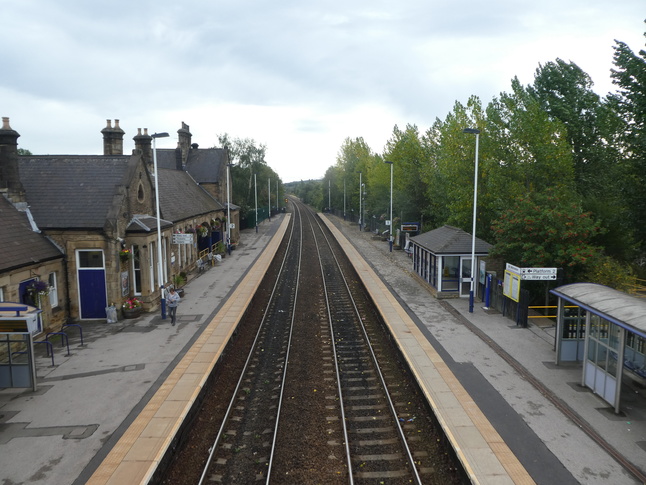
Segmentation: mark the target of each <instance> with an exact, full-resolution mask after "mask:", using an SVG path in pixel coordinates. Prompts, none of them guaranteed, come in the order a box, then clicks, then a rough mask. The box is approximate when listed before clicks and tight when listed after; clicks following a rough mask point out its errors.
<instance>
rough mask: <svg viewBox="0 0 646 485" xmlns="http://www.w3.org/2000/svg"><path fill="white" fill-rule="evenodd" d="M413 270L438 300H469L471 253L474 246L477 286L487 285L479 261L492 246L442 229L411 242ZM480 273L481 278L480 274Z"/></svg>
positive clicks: (463, 233) (429, 232)
mask: <svg viewBox="0 0 646 485" xmlns="http://www.w3.org/2000/svg"><path fill="white" fill-rule="evenodd" d="M410 241H411V243H412V250H411V252H412V255H413V269H414V270H415V272H416V273H417V274H418V275H419V276H420V277H421V278H422V279H423V280H424V281H426V282H427V283H429V284H430V285H431V290H432V292H433V294H434V295H435V296H436V297H437V298H447V297H449V298H450V297H454V296H458V297H468V296H469V291H470V289H471V249H472V244H473V243H474V242H475V248H474V249H475V251H474V255H475V259H476V261H475V265H474V267H475V268H476V271H475V272H476V277H475V283H476V285H478V283H479V282H480V283H484V272H482V271H480V272H479V269H480V268H481V266H480V261H481V260H482V258H485V257H486V256H487V255H488V254H489V250H490V249H491V248H492V245H491V244H489V243H488V242H486V241H483V240H482V239H479V238H477V237H476V238H475V241H474V240H473V238H472V237H471V234H469V233H468V232H465V231H463V230H462V229H458V228H457V227H453V226H442V227H439V228H437V229H433V230H432V231H428V232H425V233H423V234H420V235H418V236H414V237H411V238H410ZM480 273H481V274H480Z"/></svg>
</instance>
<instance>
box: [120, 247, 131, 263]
mask: <svg viewBox="0 0 646 485" xmlns="http://www.w3.org/2000/svg"><path fill="white" fill-rule="evenodd" d="M131 257H132V253H131V252H130V250H129V249H122V250H121V251H119V259H120V260H121V262H122V263H127V262H128V261H129V260H130V258H131Z"/></svg>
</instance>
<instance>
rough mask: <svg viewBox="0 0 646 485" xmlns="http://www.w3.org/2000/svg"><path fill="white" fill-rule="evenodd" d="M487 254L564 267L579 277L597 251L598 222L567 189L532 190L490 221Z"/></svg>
mask: <svg viewBox="0 0 646 485" xmlns="http://www.w3.org/2000/svg"><path fill="white" fill-rule="evenodd" d="M492 229H493V233H494V237H495V241H494V243H495V246H494V249H493V250H492V252H491V253H490V255H491V256H492V257H499V258H502V259H503V260H504V261H506V262H509V263H512V264H514V265H516V266H520V267H537V268H541V267H557V268H563V269H564V270H565V272H566V277H567V278H568V281H570V282H574V281H578V278H580V277H581V275H582V274H584V273H585V271H586V270H587V267H588V265H589V262H590V260H592V259H593V258H595V257H596V256H597V254H598V253H599V248H598V247H596V246H594V245H593V244H592V241H593V239H594V236H595V235H596V234H597V233H598V232H599V226H598V225H597V223H596V221H595V220H594V219H593V218H592V215H591V214H590V213H589V212H584V211H583V210H582V209H581V205H580V203H578V202H577V201H576V198H574V197H572V196H571V194H570V193H568V192H565V191H560V192H559V191H558V190H556V189H550V190H546V191H544V192H532V193H530V194H528V196H526V197H520V198H518V199H516V200H515V202H514V204H513V206H512V207H511V208H509V209H507V210H505V211H504V212H503V213H502V214H501V215H500V217H499V218H497V219H496V221H494V223H493V227H492Z"/></svg>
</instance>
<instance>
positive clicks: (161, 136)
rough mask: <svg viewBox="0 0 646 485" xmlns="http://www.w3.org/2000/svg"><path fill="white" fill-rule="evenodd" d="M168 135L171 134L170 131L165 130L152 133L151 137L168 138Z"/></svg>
mask: <svg viewBox="0 0 646 485" xmlns="http://www.w3.org/2000/svg"><path fill="white" fill-rule="evenodd" d="M168 136H170V135H169V134H168V133H166V132H163V133H153V134H152V135H150V137H151V138H166V137H168Z"/></svg>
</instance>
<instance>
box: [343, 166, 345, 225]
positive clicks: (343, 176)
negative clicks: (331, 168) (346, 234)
mask: <svg viewBox="0 0 646 485" xmlns="http://www.w3.org/2000/svg"><path fill="white" fill-rule="evenodd" d="M343 220H344V221H345V174H344V176H343Z"/></svg>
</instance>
